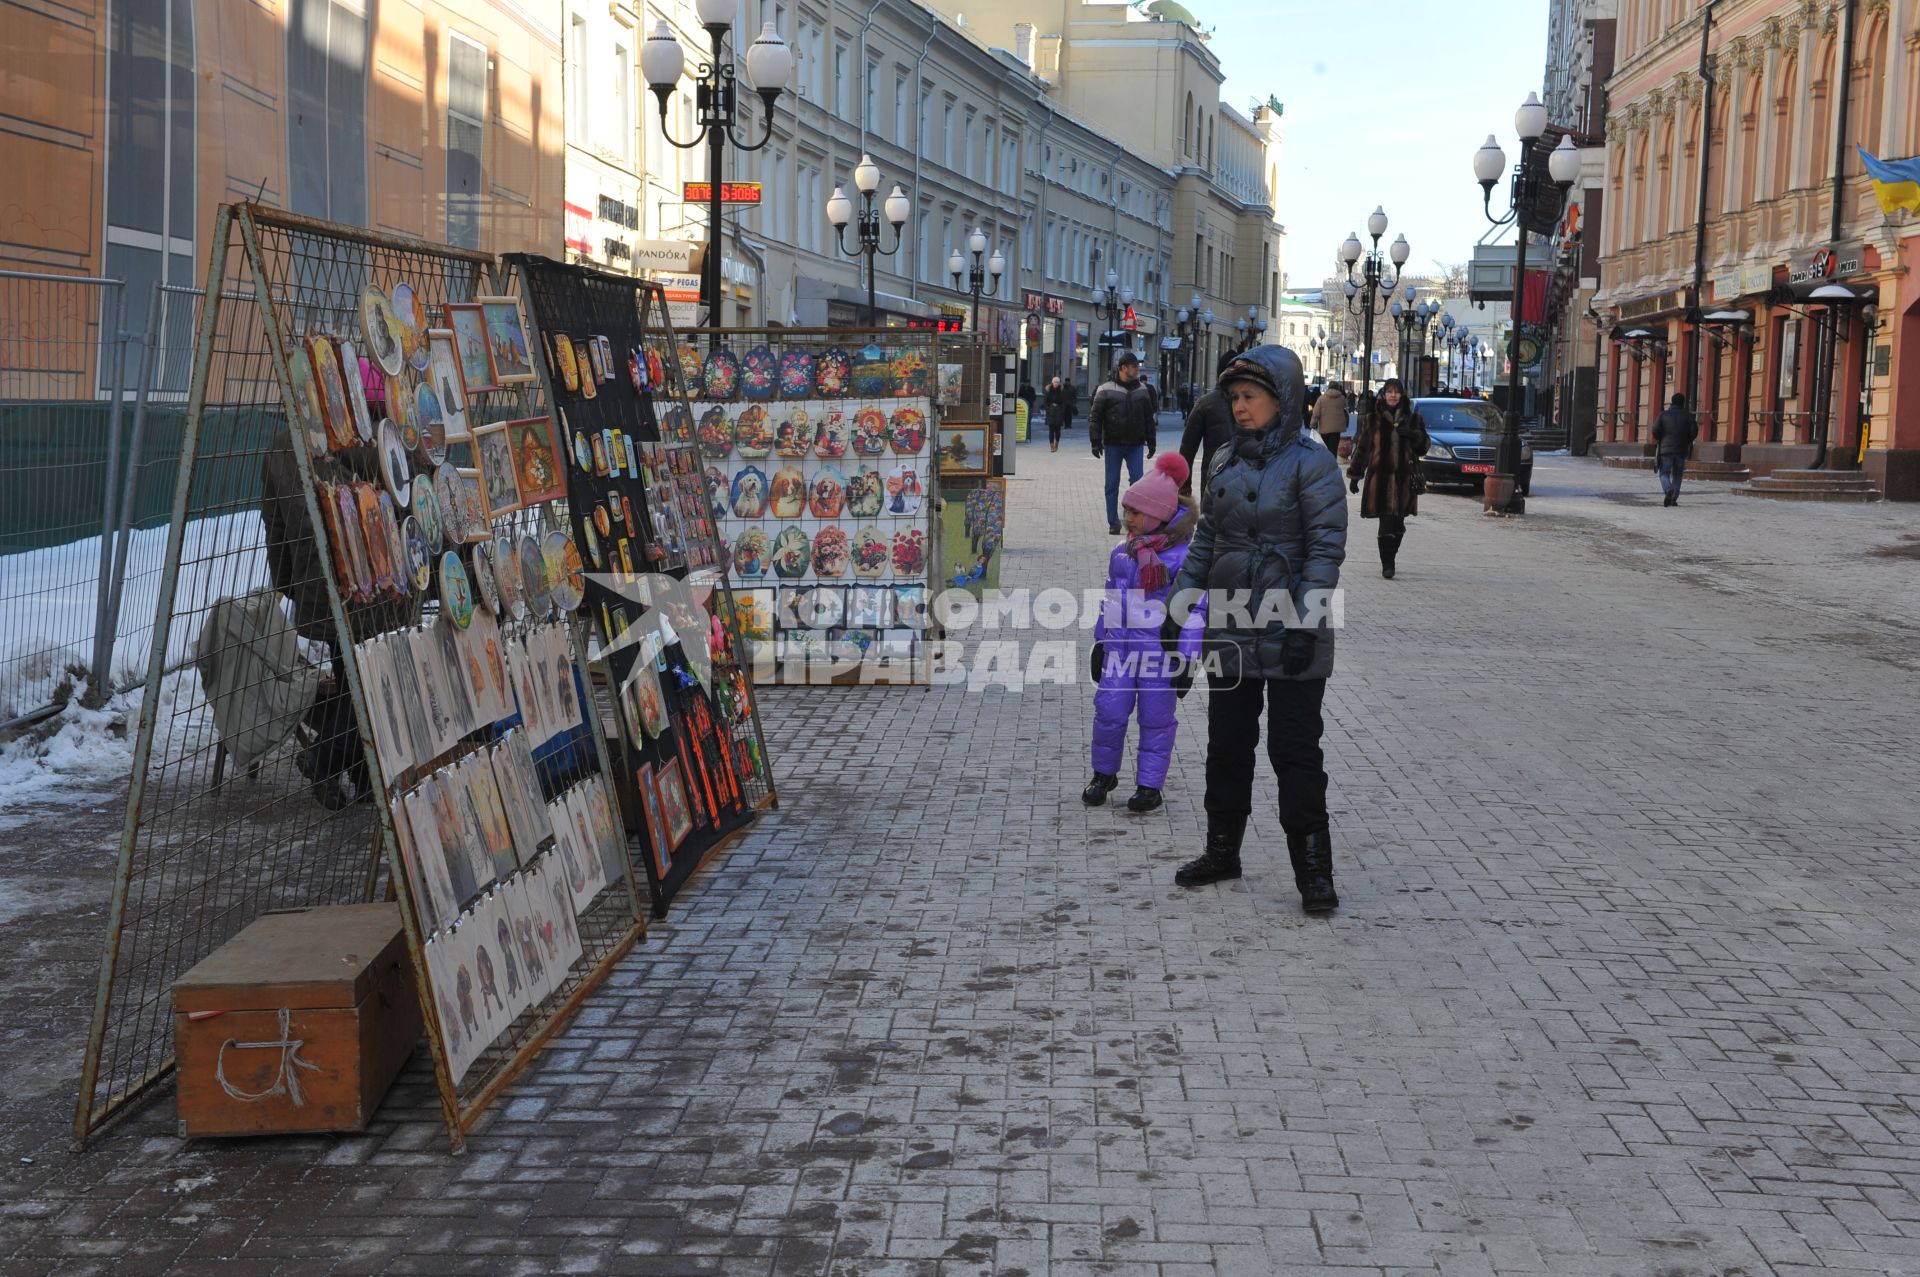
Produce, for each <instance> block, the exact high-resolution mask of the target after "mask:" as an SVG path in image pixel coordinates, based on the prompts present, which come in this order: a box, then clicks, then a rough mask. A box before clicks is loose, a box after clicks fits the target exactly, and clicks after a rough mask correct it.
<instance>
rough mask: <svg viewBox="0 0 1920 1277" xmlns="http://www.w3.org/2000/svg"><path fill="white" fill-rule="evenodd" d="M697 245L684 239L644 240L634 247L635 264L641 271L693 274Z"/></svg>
mask: <svg viewBox="0 0 1920 1277" xmlns="http://www.w3.org/2000/svg"><path fill="white" fill-rule="evenodd" d="M698 247H699V246H698V245H697V244H694V243H692V242H691V241H689V240H684V239H643V240H639V241H637V242H636V243H635V244H634V245H633V264H634V265H635V266H638V267H639V268H640V269H641V270H665V271H675V272H677V273H679V274H682V275H691V274H692V273H693V254H694V250H695V249H696V248H698Z"/></svg>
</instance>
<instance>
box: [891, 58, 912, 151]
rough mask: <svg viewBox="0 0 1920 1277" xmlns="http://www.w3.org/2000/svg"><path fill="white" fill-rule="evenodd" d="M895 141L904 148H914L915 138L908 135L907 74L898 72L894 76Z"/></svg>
mask: <svg viewBox="0 0 1920 1277" xmlns="http://www.w3.org/2000/svg"><path fill="white" fill-rule="evenodd" d="M893 140H894V142H895V144H897V145H899V146H904V147H909V148H910V147H912V146H913V142H914V140H913V138H912V137H910V136H909V135H908V133H907V73H906V72H905V71H896V72H895V73H894V76H893Z"/></svg>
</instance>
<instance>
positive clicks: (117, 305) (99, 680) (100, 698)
mask: <svg viewBox="0 0 1920 1277" xmlns="http://www.w3.org/2000/svg"><path fill="white" fill-rule="evenodd" d="M125 288H126V286H125V285H124V284H120V283H115V284H114V285H113V287H112V289H111V290H110V294H111V296H112V297H113V380H112V382H111V383H110V386H111V391H112V395H113V402H112V405H111V407H110V408H109V409H108V412H107V475H106V484H105V489H106V490H105V492H104V493H103V494H102V497H101V509H100V579H99V581H98V582H97V583H96V587H95V590H94V611H93V658H92V662H91V668H90V669H89V670H88V677H87V690H86V693H85V695H83V696H82V697H81V698H80V703H81V704H82V705H84V706H86V707H87V708H88V709H99V708H100V707H101V706H102V705H105V704H106V703H107V698H108V697H109V696H111V695H112V694H113V636H114V630H115V628H116V627H115V626H114V624H113V623H112V621H111V620H110V619H109V618H108V616H107V604H108V601H109V599H110V597H111V595H112V593H113V546H114V539H115V538H114V530H115V527H116V524H117V521H118V518H119V513H120V504H121V502H120V491H119V487H120V483H119V480H120V414H121V406H122V402H121V401H122V400H123V399H124V397H125V395H124V392H123V387H124V386H125V384H126V377H127V298H126V291H125ZM102 310H103V311H104V310H105V307H104V306H103V307H102Z"/></svg>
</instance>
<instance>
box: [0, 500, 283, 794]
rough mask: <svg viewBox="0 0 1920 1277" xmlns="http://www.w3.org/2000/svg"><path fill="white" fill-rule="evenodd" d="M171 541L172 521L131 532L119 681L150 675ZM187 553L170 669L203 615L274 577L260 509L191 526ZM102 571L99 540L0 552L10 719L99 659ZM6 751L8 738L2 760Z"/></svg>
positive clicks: (0, 648)
mask: <svg viewBox="0 0 1920 1277" xmlns="http://www.w3.org/2000/svg"><path fill="white" fill-rule="evenodd" d="M166 547H167V529H166V528H165V527H164V526H163V527H158V528H144V529H140V530H138V531H136V532H134V533H133V535H132V537H131V538H130V541H129V545H128V549H127V581H126V585H125V587H124V589H123V590H122V592H121V596H120V609H119V616H120V625H119V629H118V632H117V638H116V641H115V643H114V649H113V662H112V674H113V683H114V685H115V686H116V687H125V686H128V685H129V684H131V683H136V682H139V681H141V680H142V679H143V678H145V676H146V672H147V659H148V654H149V652H150V651H151V649H152V646H153V618H154V607H155V604H156V603H157V602H158V595H159V592H160V577H161V573H160V565H161V562H162V560H163V559H164V558H165V557H166ZM180 559H181V569H180V582H179V588H178V592H177V594H176V596H175V601H174V606H173V608H172V609H171V610H172V613H173V615H174V616H175V617H186V618H188V623H187V624H185V625H179V624H176V625H175V627H174V629H173V633H172V635H171V637H170V638H169V641H168V643H167V665H168V667H169V668H171V667H173V666H175V665H178V664H179V663H180V662H181V661H183V660H186V659H187V658H188V657H189V656H190V655H191V653H192V651H193V643H194V640H195V639H196V638H198V637H199V635H198V633H197V630H196V629H195V628H194V627H195V626H197V624H198V620H199V615H198V614H200V613H202V612H203V611H204V609H205V608H206V607H207V606H208V605H210V604H211V603H213V602H214V601H215V600H216V599H219V598H220V597H221V596H222V595H233V594H244V593H246V592H247V591H249V590H252V589H256V588H258V587H260V586H264V585H267V584H269V581H268V578H267V560H266V554H265V542H264V541H263V540H262V537H261V529H260V517H259V515H257V514H255V513H254V512H253V511H251V510H248V511H245V512H242V513H236V514H228V515H221V516H219V517H216V518H211V519H196V520H194V521H193V522H192V523H189V524H188V525H187V535H186V540H185V542H184V544H183V545H182V548H181V555H180ZM99 570H100V538H99V537H88V538H86V539H84V540H80V541H73V542H69V543H68V544H66V545H59V546H50V547H48V548H46V549H43V550H32V551H28V552H27V553H24V554H9V555H4V556H0V722H5V721H6V720H8V719H11V718H13V717H15V716H17V715H20V714H26V713H31V712H32V711H33V710H35V709H37V708H39V707H40V706H43V705H47V704H50V703H52V702H53V701H54V699H55V698H56V694H57V691H58V689H59V687H60V685H61V684H62V683H63V682H71V681H74V676H73V675H72V674H71V673H70V671H72V670H75V669H80V670H84V669H85V668H86V666H87V665H88V663H89V662H90V661H91V660H92V659H93V632H94V609H95V605H96V602H97V598H96V595H97V582H98V580H99ZM6 748H7V747H6V746H4V745H0V757H4V754H5V752H6Z"/></svg>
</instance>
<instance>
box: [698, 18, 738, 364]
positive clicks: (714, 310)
mask: <svg viewBox="0 0 1920 1277" xmlns="http://www.w3.org/2000/svg"><path fill="white" fill-rule="evenodd" d="M707 34H708V35H710V36H712V37H713V81H712V84H711V86H707V85H703V86H702V87H703V88H706V90H707V92H708V93H710V94H712V95H713V114H714V117H715V118H714V122H713V123H710V124H709V125H708V128H707V188H708V189H707V257H706V260H705V261H703V262H701V266H702V267H703V268H704V269H703V270H701V272H700V274H701V276H702V279H701V287H702V288H704V289H705V290H706V294H707V298H706V300H707V327H709V328H715V329H718V328H721V327H724V324H723V323H722V320H723V319H724V316H722V315H721V313H720V260H721V258H722V257H723V256H724V255H725V233H724V231H723V229H722V227H721V221H720V219H721V210H722V204H721V200H720V165H721V162H722V160H723V158H724V156H725V153H726V147H727V128H728V126H729V125H731V124H732V122H733V111H732V106H733V102H732V97H733V84H732V82H731V81H730V80H728V79H727V78H726V76H725V75H724V74H723V73H722V65H723V64H722V63H721V61H720V52H721V45H722V43H723V42H724V41H725V39H726V29H725V28H724V27H709V28H708V29H707Z"/></svg>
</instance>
